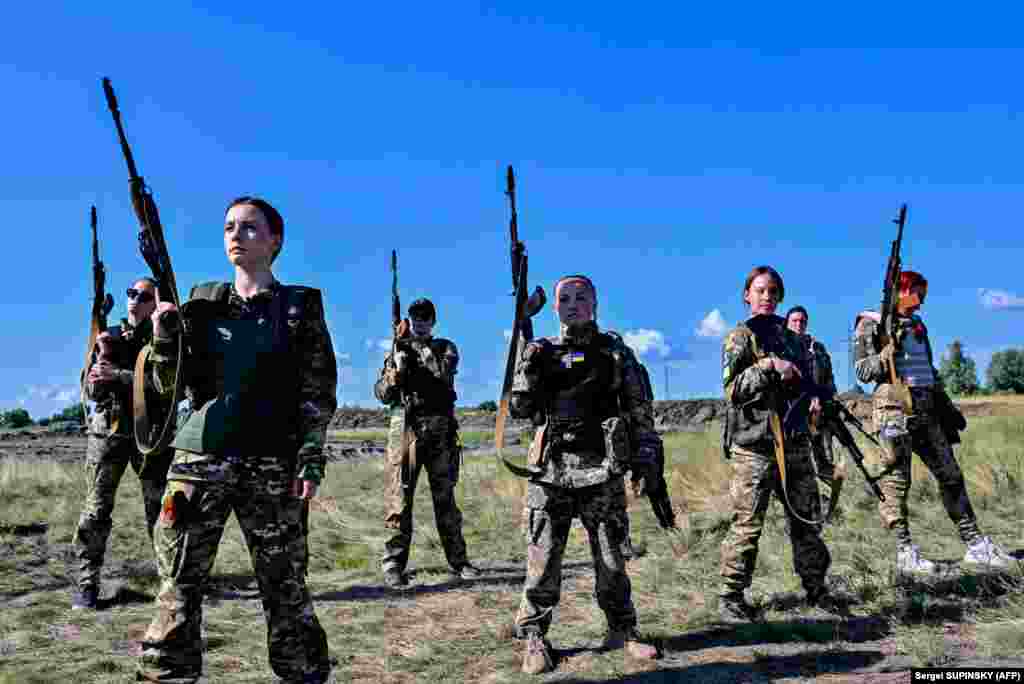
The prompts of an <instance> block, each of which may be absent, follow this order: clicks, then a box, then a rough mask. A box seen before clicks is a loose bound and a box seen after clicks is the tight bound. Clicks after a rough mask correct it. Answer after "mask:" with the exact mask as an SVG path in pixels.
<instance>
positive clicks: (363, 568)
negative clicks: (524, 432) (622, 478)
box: [0, 418, 1024, 684]
mask: <svg viewBox="0 0 1024 684" xmlns="http://www.w3.org/2000/svg"><path fill="white" fill-rule="evenodd" d="M1022 437H1024V424H1022V423H1021V421H1020V420H1016V419H1010V418H1005V419H1004V418H987V419H977V420H972V422H971V428H970V430H968V432H967V433H965V435H964V439H965V442H964V444H963V445H962V447H961V448H960V449H959V450H958V455H959V458H960V460H961V463H962V465H963V469H964V472H965V475H966V477H967V481H968V489H969V491H970V493H971V495H972V499H973V501H974V504H975V507H976V509H977V511H978V514H979V517H980V520H981V523H982V526H983V528H984V529H985V531H986V532H987V533H989V534H991V535H992V536H994V537H995V538H997V539H998V540H1000V541H1001V542H1003V543H1004V544H1006V545H1007V546H1009V547H1011V548H1015V549H1018V548H1021V547H1024V530H1022V524H1021V521H1022V520H1024V497H1022V496H1021V493H1022V492H1021V486H1022V483H1024V439H1022ZM666 447H667V455H668V469H667V478H668V480H669V486H670V491H671V494H672V497H673V500H674V502H675V505H676V509H677V515H678V520H679V525H680V529H679V530H678V531H677V532H675V533H673V534H671V535H669V534H665V533H663V532H662V531H661V530H660V529H659V528H658V527H657V525H656V521H655V519H654V517H653V514H652V513H651V511H650V508H649V506H648V504H647V502H646V501H643V500H639V501H633V500H631V501H630V507H631V518H632V525H633V533H634V538H635V539H636V540H637V541H643V542H646V543H647V545H648V547H649V552H648V554H647V555H646V556H644V557H642V558H640V559H637V560H634V561H632V562H631V563H630V575H631V578H632V580H633V596H634V601H635V603H636V605H637V609H638V612H639V615H640V620H641V629H642V630H643V631H644V632H646V633H648V634H651V635H654V636H659V637H662V638H666V639H673V638H683V637H685V635H687V634H692V633H694V632H696V631H699V630H705V629H709V628H711V627H712V625H713V623H714V622H715V614H716V610H717V598H716V593H717V588H718V581H719V578H718V562H719V548H720V545H721V541H722V538H723V537H724V534H725V532H726V530H727V528H728V522H729V515H730V511H729V498H728V481H729V474H730V469H729V464H728V462H726V461H724V460H723V458H722V455H721V448H720V444H719V433H718V432H717V429H712V430H709V431H708V432H707V433H679V434H671V435H667V436H666ZM381 477H382V466H381V463H380V461H377V460H365V461H358V462H352V463H336V464H332V465H331V467H330V468H329V470H328V479H327V481H326V482H325V483H324V487H323V489H322V496H321V497H320V498H319V499H318V500H317V501H316V502H315V504H314V505H313V508H312V514H311V525H312V533H311V538H310V550H311V559H310V577H309V582H310V588H311V591H312V593H313V595H314V598H315V601H316V606H317V613H318V615H319V616H320V619H321V622H322V623H323V625H324V627H325V629H326V630H327V633H328V638H329V641H330V644H331V649H332V653H333V654H334V655H335V656H336V657H337V658H338V659H339V663H338V670H337V671H338V675H339V676H338V680H339V681H373V682H425V681H430V682H435V681H459V682H461V681H481V682H526V681H534V680H533V678H528V677H525V676H523V675H520V674H519V672H518V668H519V658H520V647H519V645H518V644H517V643H516V642H513V641H512V640H511V639H510V638H509V634H510V632H509V625H510V623H511V620H512V617H513V615H514V613H515V610H516V607H517V605H518V602H519V593H520V591H521V582H522V568H523V563H524V554H525V546H524V542H523V539H522V531H521V521H522V517H521V511H522V497H523V494H524V491H525V486H524V483H523V481H522V480H519V479H517V478H515V477H513V476H512V475H511V474H509V473H507V472H505V471H504V469H503V468H500V467H498V466H497V465H496V462H495V460H494V456H493V454H491V453H488V454H483V455H477V456H472V457H469V458H467V459H466V462H465V465H464V468H463V479H462V481H461V482H460V484H459V487H458V489H457V497H458V500H459V502H460V505H461V507H462V509H463V514H464V516H465V520H466V524H465V534H466V538H467V543H468V546H469V551H470V555H471V557H472V558H473V559H474V560H475V561H477V562H478V563H479V564H480V565H482V566H484V567H485V568H486V569H488V570H489V571H490V572H489V573H488V575H487V576H486V577H485V578H484V579H483V580H481V581H480V582H478V583H476V584H473V585H471V586H466V585H458V584H454V583H452V582H451V580H450V578H449V577H448V575H447V574H446V564H445V560H444V555H443V553H442V550H441V546H440V543H439V540H438V537H437V533H436V531H435V529H434V527H433V512H432V510H431V503H430V496H429V493H428V491H427V489H426V485H425V484H421V486H420V490H419V492H418V494H417V503H416V511H415V516H416V535H415V538H414V543H413V550H412V561H411V566H412V568H414V569H416V576H415V578H414V586H413V589H412V590H410V591H408V592H395V591H390V590H387V589H384V588H383V587H382V586H381V582H380V578H379V574H378V569H377V558H378V557H379V554H380V545H381V543H382V541H383V539H384V536H385V534H386V531H385V530H384V528H383V525H382V524H381V518H382V503H381V500H380V482H381ZM850 478H851V479H850V482H849V483H848V484H847V490H846V493H845V494H844V497H843V502H842V514H841V517H840V519H839V521H838V522H837V524H834V525H830V526H829V527H827V528H826V530H825V533H824V535H825V540H826V543H827V544H828V546H829V549H830V551H831V553H832V557H833V564H832V568H831V571H830V582H831V583H832V585H833V587H834V588H835V589H836V590H837V591H838V592H839V593H841V594H843V595H845V596H848V597H849V598H850V599H851V600H853V601H854V605H855V608H856V611H857V612H858V613H859V614H862V615H874V616H880V617H881V619H882V623H883V624H884V625H887V626H886V627H884V629H882V630H881V632H880V633H879V634H878V635H877V639H879V640H880V639H883V638H885V639H888V640H889V642H890V643H893V642H894V643H895V648H896V651H897V654H903V655H905V656H907V657H909V658H911V659H912V660H913V662H914V663H917V664H921V665H924V664H948V662H947V660H948V657H949V653H950V652H951V651H950V649H949V638H948V635H947V634H946V633H945V632H944V628H943V625H944V624H945V623H949V622H954V623H961V622H966V621H970V622H974V623H976V629H975V632H974V634H973V635H972V637H971V638H972V639H973V640H976V648H977V653H978V654H979V655H999V654H1005V653H1013V652H1017V653H1020V652H1024V642H1021V637H1020V634H1021V633H1022V625H1024V591H1022V589H1021V585H1020V583H1019V582H1015V581H1014V580H1012V579H988V578H986V577H984V576H976V575H970V574H968V575H964V576H957V577H956V578H955V579H954V580H952V581H950V582H946V583H945V584H936V585H927V586H926V585H911V586H907V585H902V584H899V585H898V584H896V583H895V582H894V581H893V556H894V549H893V548H892V546H893V543H892V541H891V540H890V539H889V538H888V536H887V535H886V534H885V533H884V532H883V531H882V529H881V524H880V522H879V520H878V514H877V510H876V507H875V505H874V502H873V501H872V500H871V499H870V498H869V497H868V495H867V494H866V493H864V492H863V491H862V488H861V486H860V482H859V479H860V476H859V474H857V473H856V471H854V470H852V469H851V476H850ZM915 478H916V482H915V485H914V492H913V494H912V501H911V504H912V510H913V515H912V523H911V524H912V527H913V529H914V531H915V535H916V537H917V540H918V542H919V543H920V544H921V546H922V547H923V549H924V551H925V553H926V554H927V555H929V556H930V557H933V558H940V559H954V558H958V557H960V556H962V554H963V548H962V545H961V544H960V542H959V540H958V539H957V538H956V535H955V531H954V529H953V525H952V523H950V522H949V521H948V519H947V518H946V516H945V513H944V511H943V510H942V507H941V502H940V501H939V499H938V491H937V488H935V486H934V484H933V481H932V478H931V476H930V475H928V474H927V473H925V472H921V471H916V472H915ZM424 479H425V478H424ZM83 494H84V479H83V473H82V468H81V466H61V465H56V464H52V463H47V462H31V463H30V462H19V461H2V462H0V523H4V524H8V525H12V524H28V523H32V522H38V521H40V520H45V521H47V522H48V524H49V527H48V529H47V531H46V534H45V535H43V536H28V537H23V536H14V535H11V534H2V535H0V549H2V551H3V555H2V556H0V608H2V609H0V684H5V683H7V682H18V683H19V684H21V683H23V682H28V683H30V684H31V683H35V682H39V683H41V682H53V681H60V680H62V679H74V680H76V681H83V682H84V681H88V682H99V683H104V682H115V681H116V682H121V681H126V680H128V679H130V677H131V673H132V672H133V670H134V667H135V659H136V656H137V652H138V646H137V643H136V640H137V639H138V637H139V635H140V634H141V633H142V631H143V630H144V629H145V626H146V625H147V624H148V621H149V620H150V618H151V617H152V614H153V607H152V605H151V603H150V602H149V601H146V600H141V602H127V603H120V604H118V605H114V606H112V607H110V608H108V609H107V610H104V611H101V612H99V613H96V614H86V615H82V614H80V613H72V612H71V611H70V610H69V609H68V608H69V594H68V567H69V566H68V556H67V545H68V543H69V542H70V540H71V536H72V534H73V532H74V526H75V523H76V521H77V516H78V511H79V508H80V506H81V502H82V497H83ZM142 519H143V515H142V505H141V500H140V498H139V492H138V485H137V482H136V480H135V477H134V475H132V474H131V473H130V472H129V473H128V474H126V475H125V479H124V481H123V483H122V486H121V490H120V492H119V495H118V502H117V508H116V509H115V526H114V532H113V534H112V538H111V544H110V548H109V550H108V564H107V568H106V570H107V574H106V577H105V587H106V591H107V593H111V592H112V591H115V590H116V591H120V592H121V595H122V596H133V595H134V594H131V592H138V594H141V595H143V597H145V596H149V597H152V596H153V594H154V593H155V578H154V576H153V570H152V565H151V564H148V563H147V562H146V561H148V560H149V559H150V557H151V551H150V549H149V545H148V539H147V538H146V535H145V531H144V529H143V528H142V522H141V521H142ZM122 561H133V562H132V563H127V564H126V563H124V562H122ZM589 562H590V556H589V549H588V547H587V544H586V539H585V535H584V534H582V531H581V530H579V529H576V530H574V532H573V534H572V535H571V537H570V542H569V548H568V549H567V554H566V564H567V579H566V582H565V585H564V588H563V596H562V603H561V604H560V607H559V610H558V612H557V614H556V620H555V623H554V626H553V627H552V630H551V634H550V635H549V636H550V638H551V640H552V641H553V642H554V643H555V644H556V645H558V646H561V647H563V648H566V647H576V648H577V649H578V650H575V651H573V652H572V653H571V654H570V655H568V656H567V657H566V658H564V659H563V660H562V661H561V662H560V663H559V669H558V672H559V675H558V676H559V677H568V678H570V679H574V680H576V681H579V680H587V681H595V680H596V681H601V680H608V679H616V678H628V677H630V676H631V675H638V674H640V673H641V672H642V671H644V670H646V669H650V668H652V667H655V666H653V665H651V664H643V663H634V662H629V661H627V660H626V659H624V658H623V656H622V654H621V653H599V652H595V651H594V650H593V646H595V645H596V644H597V643H599V641H600V639H601V637H602V635H603V631H604V623H603V617H602V615H601V612H600V610H599V609H598V607H597V606H596V604H595V601H594V599H593V596H592V591H593V577H592V571H591V570H590V569H589ZM251 573H252V569H251V565H250V562H249V559H248V554H247V552H246V550H245V546H244V544H243V542H242V538H241V533H240V531H239V530H238V528H237V525H236V524H235V522H234V520H233V519H232V520H231V521H230V522H229V526H228V529H227V530H226V532H225V535H224V538H223V541H222V543H221V547H220V551H219V553H218V557H217V562H216V565H215V568H214V577H215V581H214V583H213V587H214V591H213V593H212V595H211V596H210V597H209V598H208V599H207V602H206V606H207V610H206V615H207V619H208V632H209V637H210V649H209V652H208V653H207V667H208V674H209V676H210V678H211V681H217V682H221V681H224V682H264V681H267V679H268V677H269V672H270V671H269V666H268V663H267V656H266V642H265V639H266V636H265V631H264V618H263V612H262V608H261V606H260V604H259V601H258V597H257V596H256V592H255V590H254V588H253V585H252V578H251ZM799 593H800V582H799V579H798V578H797V577H796V576H795V575H794V574H793V571H792V560H791V556H790V550H789V544H788V540H787V538H786V535H785V528H784V521H783V517H782V513H781V509H780V507H779V506H778V505H774V504H773V506H772V508H771V509H770V511H769V515H768V519H767V523H766V530H765V534H764V537H763V538H762V543H761V553H760V556H759V560H758V569H757V573H756V575H755V582H754V586H753V588H752V595H753V600H754V601H755V602H756V603H758V604H760V605H761V606H763V607H764V608H765V609H766V611H767V617H768V619H769V625H767V626H764V627H749V628H743V629H741V630H739V631H738V632H737V634H738V637H737V643H738V644H739V646H728V645H723V644H721V643H717V644H715V643H710V644H708V645H706V647H697V646H690V647H687V648H688V649H689V650H688V651H687V653H686V657H685V662H686V664H687V666H688V667H706V666H708V665H711V664H723V663H724V664H728V663H734V664H736V665H737V666H739V665H740V664H750V663H760V662H766V661H765V660H764V659H763V658H762V657H761V655H763V654H762V653H761V651H760V650H759V649H770V648H772V645H777V644H782V645H785V644H799V645H800V648H813V647H815V646H816V645H818V644H821V645H822V646H828V645H829V644H838V643H840V637H841V636H842V635H841V634H839V632H838V631H837V630H838V627H836V626H835V625H834V624H831V623H825V624H824V625H822V624H816V623H814V622H808V621H807V620H804V619H802V612H801V610H802V609H800V608H799V606H798V605H797V604H796V600H795V597H797V596H798V594H799ZM872 644H874V642H873V641H870V640H869V641H864V642H862V643H859V644H858V645H857V648H859V649H865V648H869V647H871V648H877V649H879V650H880V651H881V650H884V649H883V647H882V646H881V645H877V644H875V645H872ZM744 645H746V646H744ZM752 648H753V650H751V649H752ZM944 658H946V659H947V660H944Z"/></svg>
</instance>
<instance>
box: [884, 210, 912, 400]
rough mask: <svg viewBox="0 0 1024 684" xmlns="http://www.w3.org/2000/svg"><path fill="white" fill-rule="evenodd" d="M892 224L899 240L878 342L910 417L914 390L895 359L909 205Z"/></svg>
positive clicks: (891, 262) (887, 271)
mask: <svg viewBox="0 0 1024 684" xmlns="http://www.w3.org/2000/svg"><path fill="white" fill-rule="evenodd" d="M892 222H893V223H895V224H896V225H897V226H898V228H897V231H896V239H895V240H893V242H892V247H891V249H890V251H889V262H888V263H887V264H886V266H885V282H883V283H882V310H881V312H880V313H881V320H880V322H879V325H878V342H879V346H880V347H881V354H882V358H883V359H884V360H885V362H886V364H887V365H888V366H889V381H890V382H891V383H892V386H893V391H894V392H895V393H896V396H897V397H898V398H899V400H900V402H902V404H903V407H904V410H905V411H906V412H907V413H910V412H911V411H912V409H913V407H912V401H911V397H910V390H909V389H908V388H907V386H906V385H905V384H904V383H903V381H902V380H900V378H899V375H897V374H896V362H895V360H894V358H893V355H894V352H895V350H896V317H897V314H898V312H899V307H900V273H902V272H903V263H902V259H901V258H900V248H901V247H902V245H903V226H904V225H905V224H906V222H907V205H906V204H904V205H902V206H901V207H900V213H899V214H898V215H897V216H896V218H894V219H893V220H892Z"/></svg>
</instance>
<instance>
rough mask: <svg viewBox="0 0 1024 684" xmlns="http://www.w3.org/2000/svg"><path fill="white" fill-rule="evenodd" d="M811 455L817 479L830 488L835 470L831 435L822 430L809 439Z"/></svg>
mask: <svg viewBox="0 0 1024 684" xmlns="http://www.w3.org/2000/svg"><path fill="white" fill-rule="evenodd" d="M811 453H812V454H814V465H815V468H816V469H817V472H818V479H819V480H821V481H822V482H824V483H825V484H827V485H828V486H829V487H831V486H832V480H833V478H834V476H835V470H836V462H835V452H834V450H833V448H832V433H830V432H828V431H827V430H824V429H823V430H820V431H819V432H818V434H816V435H814V436H813V437H811Z"/></svg>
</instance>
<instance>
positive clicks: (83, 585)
mask: <svg viewBox="0 0 1024 684" xmlns="http://www.w3.org/2000/svg"><path fill="white" fill-rule="evenodd" d="M152 330H153V328H152V324H151V323H150V321H149V319H148V318H147V319H145V320H143V321H142V322H141V323H140V324H139V325H138V326H136V327H133V326H131V325H129V324H128V321H127V320H126V319H124V320H122V326H121V335H120V340H119V341H118V342H116V343H115V344H114V354H115V358H114V359H113V363H114V365H115V366H116V367H117V368H118V371H117V379H116V380H114V381H113V382H112V383H92V382H89V381H88V380H87V378H83V383H84V388H85V396H86V398H88V399H90V400H92V401H95V402H96V410H95V413H93V415H92V417H91V419H90V421H89V425H88V442H87V446H86V452H85V465H86V472H87V480H88V487H89V491H88V494H87V495H86V499H85V506H84V507H83V508H82V514H81V516H80V517H79V519H78V528H77V529H76V530H75V536H74V540H73V541H72V546H73V547H74V549H75V559H76V561H77V563H76V565H77V569H78V578H77V581H78V589H79V591H86V590H89V589H95V590H98V589H99V586H100V569H101V568H102V566H103V555H104V553H105V551H106V548H107V539H108V538H109V537H110V529H111V526H112V520H111V513H112V512H113V510H114V498H115V496H116V494H117V487H118V485H119V484H120V483H121V477H122V476H123V475H124V471H125V469H126V468H127V467H128V464H129V463H130V464H131V466H132V469H133V470H134V471H135V474H136V475H138V477H139V484H140V485H141V486H142V502H143V506H144V508H145V511H146V531H147V533H148V534H149V536H150V538H151V539H152V537H153V525H154V524H155V523H156V518H157V516H158V515H159V514H160V497H161V496H162V495H163V492H164V485H166V484H167V466H168V463H169V460H170V452H169V451H168V453H167V454H166V455H164V456H162V457H161V456H150V458H149V459H148V461H147V464H146V470H145V472H142V470H141V469H142V455H141V454H140V453H139V451H138V449H137V448H136V446H135V437H134V434H133V431H132V425H133V423H132V378H133V376H134V370H133V369H134V366H135V357H136V356H138V353H139V350H141V349H142V347H143V346H144V345H145V344H146V343H147V342H149V339H150V337H151V336H152ZM151 405H152V404H151Z"/></svg>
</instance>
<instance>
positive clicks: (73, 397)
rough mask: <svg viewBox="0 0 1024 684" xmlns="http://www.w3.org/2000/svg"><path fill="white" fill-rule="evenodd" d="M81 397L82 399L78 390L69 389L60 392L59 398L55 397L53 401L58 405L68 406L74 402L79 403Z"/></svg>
mask: <svg viewBox="0 0 1024 684" xmlns="http://www.w3.org/2000/svg"><path fill="white" fill-rule="evenodd" d="M79 397H81V392H79V391H78V389H77V388H74V387H69V388H67V389H63V390H61V391H60V392H58V393H57V396H56V397H54V399H53V400H54V401H55V402H57V403H58V404H67V403H70V402H73V401H78V398H79Z"/></svg>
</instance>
